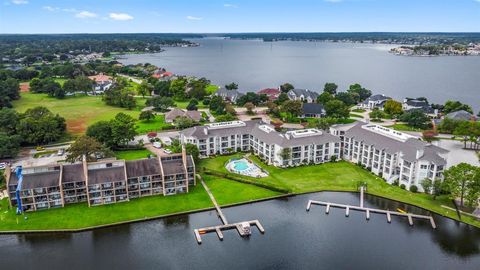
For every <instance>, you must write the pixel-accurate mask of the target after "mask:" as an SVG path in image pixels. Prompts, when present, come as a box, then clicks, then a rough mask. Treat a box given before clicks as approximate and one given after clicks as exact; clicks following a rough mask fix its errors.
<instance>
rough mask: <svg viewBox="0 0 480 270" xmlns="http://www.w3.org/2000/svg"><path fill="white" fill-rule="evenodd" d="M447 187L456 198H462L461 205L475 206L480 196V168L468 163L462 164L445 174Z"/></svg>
mask: <svg viewBox="0 0 480 270" xmlns="http://www.w3.org/2000/svg"><path fill="white" fill-rule="evenodd" d="M443 175H444V177H445V180H444V183H445V186H446V188H447V190H448V191H450V193H451V194H452V196H453V197H454V198H460V205H461V206H464V201H465V199H467V204H468V205H471V206H473V205H474V204H476V203H477V202H478V199H479V195H480V189H479V186H480V179H479V177H480V172H479V168H478V167H475V166H472V165H470V164H467V163H460V164H458V165H456V166H453V167H451V168H450V169H448V170H446V171H445V172H444V173H443Z"/></svg>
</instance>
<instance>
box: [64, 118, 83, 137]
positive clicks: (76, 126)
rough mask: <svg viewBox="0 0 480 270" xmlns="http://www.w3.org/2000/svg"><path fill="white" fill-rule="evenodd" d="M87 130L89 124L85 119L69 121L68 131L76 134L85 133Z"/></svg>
mask: <svg viewBox="0 0 480 270" xmlns="http://www.w3.org/2000/svg"><path fill="white" fill-rule="evenodd" d="M86 130H87V123H86V122H85V120H84V119H69V120H67V131H68V132H70V133H74V134H79V133H85V131H86Z"/></svg>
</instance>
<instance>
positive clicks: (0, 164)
mask: <svg viewBox="0 0 480 270" xmlns="http://www.w3.org/2000/svg"><path fill="white" fill-rule="evenodd" d="M6 167H7V163H5V162H2V163H0V170H3V169H5V168H6Z"/></svg>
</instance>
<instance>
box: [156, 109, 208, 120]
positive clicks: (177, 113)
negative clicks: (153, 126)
mask: <svg viewBox="0 0 480 270" xmlns="http://www.w3.org/2000/svg"><path fill="white" fill-rule="evenodd" d="M181 116H185V117H188V118H190V119H192V120H193V121H195V122H200V121H201V120H202V113H201V112H199V111H184V110H182V109H178V108H174V109H172V110H171V111H169V112H168V113H166V114H165V122H167V123H173V121H175V119H177V117H181Z"/></svg>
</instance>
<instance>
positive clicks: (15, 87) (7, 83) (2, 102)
mask: <svg viewBox="0 0 480 270" xmlns="http://www.w3.org/2000/svg"><path fill="white" fill-rule="evenodd" d="M19 89H20V85H19V83H18V81H17V80H16V79H13V78H8V79H6V80H1V81H0V109H1V108H5V107H12V104H11V101H13V100H17V99H19V98H20V94H19Z"/></svg>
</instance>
